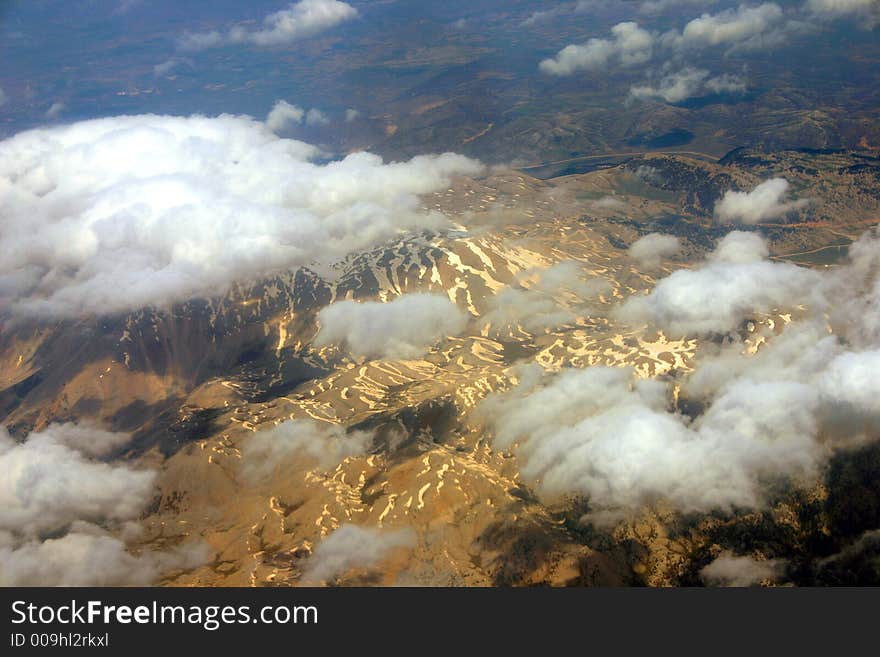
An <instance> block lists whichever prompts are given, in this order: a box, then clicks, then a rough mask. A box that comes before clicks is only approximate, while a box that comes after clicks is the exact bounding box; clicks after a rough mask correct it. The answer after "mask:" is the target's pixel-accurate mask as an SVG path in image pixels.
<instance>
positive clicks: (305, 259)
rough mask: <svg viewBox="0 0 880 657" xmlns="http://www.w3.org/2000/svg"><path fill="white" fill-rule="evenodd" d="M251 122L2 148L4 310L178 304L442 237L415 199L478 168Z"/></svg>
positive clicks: (164, 121)
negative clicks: (385, 245) (354, 148)
mask: <svg viewBox="0 0 880 657" xmlns="http://www.w3.org/2000/svg"><path fill="white" fill-rule="evenodd" d="M318 153H319V151H318V149H316V148H315V147H313V146H310V145H309V144H305V143H303V142H300V141H295V140H290V139H281V138H279V137H277V136H276V135H274V134H272V132H271V131H270V130H269V129H268V128H267V127H266V126H265V125H264V124H262V123H260V122H258V121H255V120H253V119H251V118H249V117H242V116H229V115H222V116H219V117H216V118H208V117H202V116H192V117H171V116H155V115H144V116H122V117H114V118H106V119H97V120H92V121H83V122H79V123H74V124H71V125H65V126H58V127H51V128H41V129H37V130H31V131H27V132H23V133H20V134H18V135H16V136H14V137H12V138H10V139H7V140H5V141H2V142H0V224H2V226H3V229H2V231H0V253H2V254H3V257H2V258H0V307H3V308H5V310H6V311H8V312H11V313H14V314H17V315H25V316H42V317H79V316H82V315H83V314H87V313H96V314H111V313H119V312H127V311H132V310H137V309H139V308H142V307H145V306H151V305H152V306H160V307H167V306H169V305H170V304H173V303H176V302H180V301H185V300H187V299H191V298H195V297H214V296H216V295H218V294H223V293H224V292H225V291H226V290H228V289H229V288H230V286H231V285H232V284H233V283H234V282H239V281H240V282H248V281H251V280H255V279H259V278H262V277H265V276H269V275H272V274H273V273H277V272H279V271H285V270H290V269H295V268H297V267H300V266H303V265H306V264H312V263H314V262H316V261H318V262H325V263H326V262H331V261H333V260H334V259H337V258H339V257H342V256H344V255H346V254H348V253H350V252H352V251H356V250H359V249H363V248H366V247H369V246H375V245H376V244H379V243H382V242H384V241H386V240H388V239H391V238H392V237H394V236H397V235H400V234H402V233H404V232H407V231H414V230H421V229H424V228H438V227H441V226H443V225H444V224H445V222H446V219H445V217H443V215H441V214H440V213H438V212H424V211H422V210H421V204H420V203H419V201H418V195H420V194H425V193H428V192H431V191H435V190H437V189H444V188H445V187H446V186H447V185H448V183H449V180H450V177H451V176H454V175H459V174H463V175H475V174H477V173H479V172H480V171H481V170H482V168H481V166H480V165H479V164H478V163H477V162H475V161H474V160H470V159H468V158H465V157H463V156H460V155H455V154H451V153H447V154H443V155H436V156H435V155H432V156H419V157H415V158H413V159H412V160H410V161H408V162H395V163H385V162H383V161H382V159H381V158H379V157H378V156H376V155H372V154H370V153H365V152H360V153H355V154H351V155H349V156H347V157H346V158H344V159H342V160H338V161H332V162H329V163H324V164H314V163H312V162H311V161H310V158H312V157H313V156H315V155H317V154H318Z"/></svg>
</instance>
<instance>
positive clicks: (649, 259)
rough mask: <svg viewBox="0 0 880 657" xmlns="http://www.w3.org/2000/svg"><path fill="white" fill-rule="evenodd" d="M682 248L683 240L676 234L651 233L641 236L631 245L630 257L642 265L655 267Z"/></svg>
mask: <svg viewBox="0 0 880 657" xmlns="http://www.w3.org/2000/svg"><path fill="white" fill-rule="evenodd" d="M680 249H681V242H680V241H679V239H678V238H677V237H675V236H674V235H663V234H661V233H651V234H649V235H645V236H643V237H640V238H639V239H637V240H636V241H635V242H633V243H632V244H631V245H630V247H629V257H630V258H632V259H633V260H635V261H636V262H638V263H639V264H640V265H641V266H642V267H646V268H648V269H654V268H656V267H658V266H659V265H660V263H661V262H662V261H663V259H664V258H669V257H671V256H674V255H675V254H676V253H678V252H679V250H680Z"/></svg>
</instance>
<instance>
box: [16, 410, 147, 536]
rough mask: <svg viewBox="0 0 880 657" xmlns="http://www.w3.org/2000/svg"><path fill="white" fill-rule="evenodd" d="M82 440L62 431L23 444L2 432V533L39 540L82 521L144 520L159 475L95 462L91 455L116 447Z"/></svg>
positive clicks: (76, 431) (51, 431) (72, 432)
mask: <svg viewBox="0 0 880 657" xmlns="http://www.w3.org/2000/svg"><path fill="white" fill-rule="evenodd" d="M81 434H82V432H81V430H79V429H78V428H76V427H73V426H72V425H62V426H56V427H51V428H50V429H48V430H46V431H43V432H37V433H32V434H31V435H30V436H29V437H28V439H27V440H26V441H25V442H24V443H21V444H18V443H16V442H14V441H13V440H12V439H11V438H10V437H9V436H8V435H7V434H6V432H5V430H0V470H2V471H3V473H4V476H3V479H2V481H0V530H7V531H10V532H14V533H20V534H24V535H28V536H36V535H40V534H43V533H47V532H55V531H59V530H62V529H64V528H65V527H66V526H67V525H69V524H70V523H72V522H74V521H76V520H85V521H90V522H98V521H102V520H113V521H122V520H131V519H134V518H136V517H137V516H138V515H139V514H140V512H141V510H142V509H143V507H144V505H145V504H146V503H147V502H148V501H149V499H150V497H151V496H152V494H153V480H154V479H155V473H154V472H151V471H148V470H134V469H132V468H128V467H125V466H121V465H110V464H107V463H101V462H99V461H94V460H91V459H90V458H88V455H90V454H92V453H95V452H96V450H97V451H102V450H103V449H105V448H106V447H107V443H108V442H111V441H109V440H108V439H107V438H106V436H103V437H100V438H97V439H96V440H95V441H86V440H84V439H83V436H82V435H81ZM79 449H81V450H82V452H80V451H78V450H79Z"/></svg>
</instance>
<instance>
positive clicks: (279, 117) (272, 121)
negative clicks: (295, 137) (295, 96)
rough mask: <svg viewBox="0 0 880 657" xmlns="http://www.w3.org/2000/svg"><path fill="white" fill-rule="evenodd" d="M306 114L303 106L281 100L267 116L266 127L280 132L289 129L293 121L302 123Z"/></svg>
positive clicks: (276, 132)
mask: <svg viewBox="0 0 880 657" xmlns="http://www.w3.org/2000/svg"><path fill="white" fill-rule="evenodd" d="M305 115H306V113H305V110H304V109H302V108H301V107H297V106H296V105H291V104H290V103H288V102H287V101H286V100H279V101H277V102H276V103H275V105H273V106H272V109H271V110H270V111H269V114H268V116H266V127H268V128H269V130H271V131H272V132H274V133H275V134H278V133H280V132H283V131H284V130H287V128H289V127H290V124H292V123H302V121H303V118H304V117H305Z"/></svg>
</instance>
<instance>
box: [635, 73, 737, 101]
mask: <svg viewBox="0 0 880 657" xmlns="http://www.w3.org/2000/svg"><path fill="white" fill-rule="evenodd" d="M709 75H710V74H709V71H707V70H705V69H699V68H693V67H686V68H683V69H682V70H680V71H677V72H675V73H670V74H668V75H664V76H663V77H662V78H661V79H660V81H659V84H658V85H657V86H652V85H638V86H633V87H631V88H630V90H629V93H630V95H631V96H632V97H633V98H638V99H646V98H660V99H662V100H664V101H666V102H667V103H680V102H682V101H684V100H687V99H688V98H695V97H699V96H705V95H707V94H719V93H742V92H744V91H745V90H746V83H745V82H744V81H743V80H742V79H740V78H738V77H736V76H733V75H730V74H725V75H722V76H719V77H709Z"/></svg>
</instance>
